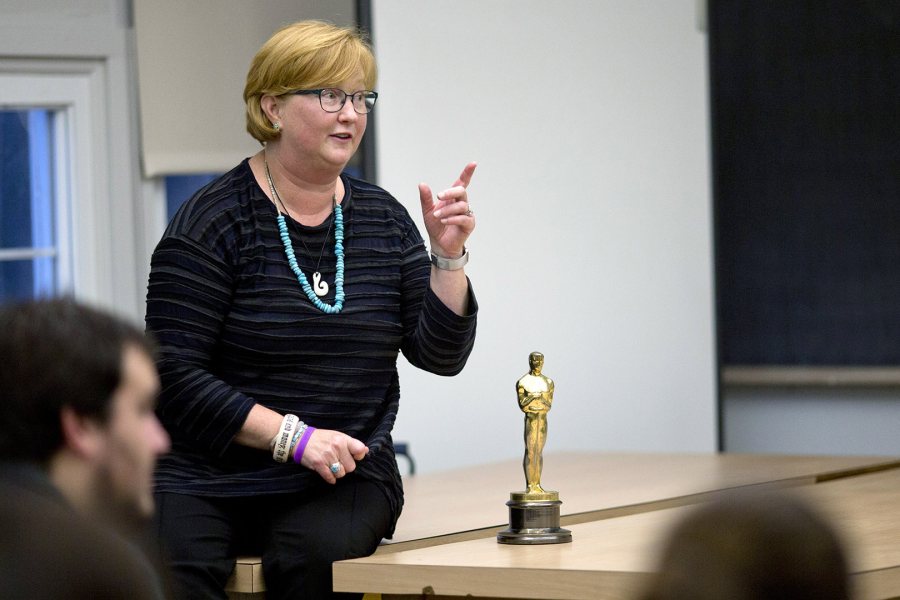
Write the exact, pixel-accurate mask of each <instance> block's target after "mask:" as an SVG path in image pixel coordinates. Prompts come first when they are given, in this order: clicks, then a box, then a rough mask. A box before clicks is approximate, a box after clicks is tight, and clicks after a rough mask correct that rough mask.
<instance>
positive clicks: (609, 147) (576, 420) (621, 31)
mask: <svg viewBox="0 0 900 600" xmlns="http://www.w3.org/2000/svg"><path fill="white" fill-rule="evenodd" d="M697 21H698V15H697V14H696V3H695V2H694V0H665V1H661V0H640V1H636V0H604V1H598V0H585V1H568V2H552V3H550V2H544V1H537V0H515V1H514V0H495V1H492V2H484V1H483V0H442V1H430V2H427V3H422V2H414V1H412V0H391V1H384V2H374V3H373V33H374V40H375V46H376V52H377V55H378V59H379V69H380V81H379V84H378V88H377V89H378V91H379V93H380V94H381V97H380V98H379V103H378V106H377V107H376V110H375V115H376V119H377V127H378V148H377V157H378V164H379V180H378V183H379V184H381V185H382V186H384V187H385V188H387V189H388V190H390V191H391V192H393V193H394V194H395V195H396V196H397V197H398V198H399V199H400V200H401V201H402V202H403V203H404V204H406V205H407V207H408V208H409V209H410V212H411V213H413V215H414V216H416V217H417V219H418V220H419V223H420V228H422V227H421V211H420V209H419V206H418V198H417V192H416V184H417V183H418V182H419V181H427V182H429V183H430V184H432V186H433V187H435V188H437V189H442V188H443V187H446V186H447V185H449V184H450V183H451V182H452V181H453V180H454V179H455V177H456V176H457V174H458V173H459V171H460V169H461V168H462V167H463V165H464V164H465V163H466V162H467V161H469V160H477V161H479V169H478V171H477V172H476V174H475V178H474V181H473V183H472V186H471V188H470V198H471V201H472V206H473V209H474V210H475V212H476V214H477V218H478V227H477V230H476V231H475V234H474V235H473V237H472V238H471V239H470V244H469V248H470V250H471V254H472V260H471V262H470V263H469V267H467V273H468V274H469V276H470V278H471V279H472V281H473V285H474V288H475V290H476V293H477V297H478V300H479V303H480V306H481V312H480V315H479V332H478V339H477V342H476V346H475V350H474V352H473V354H472V356H471V358H470V361H469V364H468V366H467V368H466V370H465V371H464V372H463V373H462V374H461V375H460V376H458V377H455V378H450V379H444V378H439V377H436V376H433V375H430V374H427V373H422V372H419V371H417V370H415V369H413V368H411V367H410V366H409V365H408V364H406V363H403V364H402V365H401V389H402V397H403V400H402V403H401V414H400V418H399V421H398V424H397V428H396V431H395V439H397V440H404V441H408V442H409V443H410V449H411V451H412V453H413V455H414V456H415V458H416V460H417V462H418V466H419V469H420V471H429V470H436V469H443V468H449V467H454V466H461V465H466V464H477V463H481V462H486V461H490V460H496V459H501V458H510V457H516V456H520V455H521V453H522V450H523V442H522V434H523V429H522V416H521V413H520V412H519V411H518V408H517V405H516V398H515V391H514V384H515V381H516V379H517V378H518V377H520V376H521V375H523V374H524V373H525V372H527V370H528V354H529V352H531V351H534V350H538V351H541V352H543V353H544V354H545V355H546V362H545V369H544V372H545V373H546V374H547V375H548V376H550V377H552V378H553V379H554V380H555V381H556V397H555V403H554V408H553V410H552V411H551V413H550V416H549V432H548V441H547V446H546V448H545V452H552V451H560V450H566V449H597V450H647V451H657V450H663V451H710V450H714V449H715V444H716V424H715V423H716V409H715V358H714V335H713V326H712V323H713V309H712V274H711V273H712V265H711V256H712V249H711V218H710V213H711V210H710V192H709V183H708V182H709V165H708V149H707V146H708V127H707V112H708V111H707V107H708V103H707V77H706V37H705V34H704V33H703V32H702V31H699V30H698V28H697ZM422 229H423V228H422ZM423 231H424V229H423ZM547 483H548V484H550V485H552V482H547Z"/></svg>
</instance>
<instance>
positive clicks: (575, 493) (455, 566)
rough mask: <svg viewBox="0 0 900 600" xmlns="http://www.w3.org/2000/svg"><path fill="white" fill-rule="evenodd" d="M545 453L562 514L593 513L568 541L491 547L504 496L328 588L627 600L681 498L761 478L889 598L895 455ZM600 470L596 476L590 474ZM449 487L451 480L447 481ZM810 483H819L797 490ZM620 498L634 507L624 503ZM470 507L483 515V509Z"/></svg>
mask: <svg viewBox="0 0 900 600" xmlns="http://www.w3.org/2000/svg"><path fill="white" fill-rule="evenodd" d="M560 459H564V460H560ZM546 460H547V462H545V471H544V472H545V473H547V474H548V475H549V474H550V473H554V474H555V475H557V476H559V479H557V480H556V481H560V482H568V483H566V484H565V486H561V487H563V489H562V490H560V496H561V499H563V501H564V504H563V512H564V514H565V507H566V504H565V501H566V496H567V494H569V495H571V497H572V498H573V501H572V502H571V505H574V509H573V508H571V505H570V511H571V510H577V509H583V510H584V513H583V514H586V515H590V516H592V517H593V518H591V519H590V520H588V521H584V522H581V521H579V522H577V523H576V524H574V525H573V524H569V525H565V526H566V527H568V528H569V529H571V530H572V534H573V542H572V543H570V544H558V545H546V546H509V545H503V544H498V543H497V542H496V539H495V538H494V535H495V534H496V531H497V530H499V529H502V528H504V527H505V526H506V522H505V518H506V515H505V508H506V507H505V506H503V504H502V502H501V503H500V504H501V506H502V508H503V509H504V510H503V511H501V514H502V515H503V517H502V520H501V521H500V522H499V523H496V524H495V526H493V527H490V528H488V530H486V531H483V532H482V535H481V536H480V538H479V539H469V540H467V541H457V542H453V543H440V542H441V541H443V540H445V539H447V538H446V537H444V536H439V537H438V538H436V539H437V540H438V541H437V542H436V543H435V545H432V546H428V547H418V548H416V547H414V545H411V544H400V545H399V546H397V547H394V548H387V549H385V548H382V549H379V551H378V552H376V554H375V555H373V556H371V557H368V558H363V559H357V560H353V561H342V562H339V563H335V565H334V581H335V590H337V591H369V592H381V593H382V594H386V595H388V594H399V595H404V594H410V595H415V594H417V595H419V596H421V594H422V593H423V590H425V589H426V588H430V591H431V593H433V594H435V595H436V596H442V595H446V596H465V595H466V594H472V595H473V596H475V597H482V598H547V599H575V598H592V599H593V598H608V599H611V600H619V599H621V600H625V599H627V598H633V597H634V594H635V592H636V590H637V589H638V587H639V586H640V585H642V584H643V581H644V579H645V578H646V577H647V574H648V573H649V572H651V571H652V569H653V565H654V563H655V559H656V552H657V548H658V546H659V543H660V541H661V539H663V537H664V536H665V535H666V534H667V532H668V529H669V528H670V527H671V525H672V524H673V523H674V521H675V520H677V519H680V518H681V517H682V516H683V514H684V512H685V511H686V510H688V508H687V507H685V506H684V505H685V504H688V503H689V502H697V501H703V500H705V499H708V498H710V497H712V496H711V494H713V493H716V490H723V491H724V490H727V489H734V488H736V487H741V486H764V485H769V486H771V487H773V489H774V488H775V487H796V486H804V487H796V491H797V492H798V493H803V494H806V495H808V496H809V497H810V498H811V499H812V500H813V501H814V502H816V503H818V504H820V505H821V506H822V507H823V509H824V510H825V511H826V512H827V513H828V514H829V515H831V516H833V519H834V520H835V522H837V523H838V524H839V525H840V528H841V529H846V530H847V533H846V539H847V540H848V541H849V543H850V544H852V548H853V549H855V551H854V552H853V553H852V554H851V555H852V556H853V557H854V558H853V571H854V573H855V575H854V580H855V581H856V582H857V583H859V584H860V585H861V588H863V589H864V590H865V593H864V594H863V595H862V596H861V597H862V598H867V599H869V598H871V599H875V598H888V597H892V595H896V592H897V591H898V590H900V503H898V502H897V498H900V468H892V467H900V462H898V460H897V459H892V458H879V457H874V458H872V457H869V458H859V457H857V458H853V457H784V456H746V455H743V456H742V455H561V456H558V457H554V461H553V463H554V465H555V466H554V467H553V470H550V471H548V470H547V467H548V466H549V464H550V457H547V459H546ZM585 461H586V462H585ZM585 464H590V465H592V469H591V471H590V472H589V473H584V472H581V471H579V472H578V473H572V472H569V471H567V469H568V470H573V469H577V468H578V466H579V465H581V468H586V467H585V466H584V465H585ZM604 468H605V469H606V471H605V472H603V475H604V477H599V475H598V474H597V473H595V472H594V470H593V469H598V470H599V469H604ZM882 469H888V470H882ZM487 470H489V469H487ZM573 475H574V478H573ZM651 479H656V481H650V480H651ZM542 480H543V478H542ZM545 481H548V482H549V481H551V480H549V479H547V480H545ZM454 482H456V479H455V478H454V477H451V478H450V479H449V480H448V482H447V483H454ZM816 482H821V483H819V484H818V485H804V484H813V483H816ZM470 485H473V483H472V482H470ZM616 486H620V487H623V488H624V487H627V488H629V489H617V488H616ZM450 487H451V489H454V490H457V491H458V490H460V488H459V487H457V486H455V485H451V486H450ZM545 487H553V486H552V485H548V486H545ZM475 489H478V488H475ZM592 495H593V496H594V501H593V502H592V501H591V498H590V496H592ZM419 497H420V496H417V498H419ZM666 498H668V501H667V500H666ZM505 499H506V498H502V500H503V501H505ZM674 500H684V501H683V502H680V503H678V502H673V501H674ZM629 501H633V502H638V504H637V505H631V507H630V508H629V507H628V505H627V504H626V503H627V502H629ZM604 506H606V507H609V508H603V507H604ZM626 508H629V510H625V509H626ZM423 510H424V509H423ZM604 511H611V513H609V514H607V513H605V512H604ZM475 513H476V516H477V517H479V518H480V517H481V515H482V513H481V511H480V510H475ZM418 516H419V518H422V515H418ZM442 523H443V524H444V525H446V524H447V522H446V521H442ZM432 526H434V524H432ZM418 527H419V529H415V528H410V529H408V531H409V530H413V531H424V530H425V529H426V525H425V524H420V525H418ZM432 541H434V540H432Z"/></svg>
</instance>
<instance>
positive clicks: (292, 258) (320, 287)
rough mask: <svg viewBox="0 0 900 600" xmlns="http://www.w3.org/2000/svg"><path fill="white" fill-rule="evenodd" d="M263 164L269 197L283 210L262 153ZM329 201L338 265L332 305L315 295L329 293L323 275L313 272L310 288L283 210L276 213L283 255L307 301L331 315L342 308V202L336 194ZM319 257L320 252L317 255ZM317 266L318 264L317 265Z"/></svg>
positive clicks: (285, 210)
mask: <svg viewBox="0 0 900 600" xmlns="http://www.w3.org/2000/svg"><path fill="white" fill-rule="evenodd" d="M263 164H264V165H265V167H266V181H268V183H269V191H270V192H271V194H272V199H273V200H275V201H276V202H278V203H279V204H281V208H282V209H283V210H284V213H286V212H287V208H286V207H285V206H284V202H282V201H281V196H279V195H278V190H276V189H275V183H274V182H273V181H272V174H271V173H270V172H269V163H268V161H266V159H265V157H263ZM331 203H332V206H333V207H334V208H333V210H334V256H335V258H336V259H337V268H336V273H335V275H334V288H335V291H334V304H333V305H331V304H328V303H327V302H323V301H322V300H320V299H319V296H318V295H317V292H318V293H320V294H321V295H325V294H327V293H328V284H327V283H325V282H324V281H322V280H321V277H322V275H321V274H320V273H319V272H318V271H316V272H315V273H313V283H314V284H315V288H316V289H315V290H313V286H311V285H310V284H309V280H308V279H306V275H305V274H304V273H303V271H302V270H301V269H300V265H299V264H297V256H296V255H295V254H294V245H293V244H292V243H291V236H290V234H289V233H288V228H287V221H285V218H284V213H282V212H279V213H278V232H279V234H280V235H281V243H282V245H284V255H285V256H286V257H287V261H288V265H289V266H290V267H291V271H293V272H294V275H296V276H297V281H298V282H299V283H300V287H301V288H303V291H304V292H305V293H306V297H307V298H309V301H310V302H312V303H313V304H314V305H315V307H316V308H318V309H319V310H321V311H322V312H324V313H327V314H329V315H334V314H337V313H339V312H341V309H342V308H344V213H343V211H342V210H341V205H340V204H338V203H337V197H336V196H335V195H332V196H331ZM329 229H330V226H329ZM326 236H327V234H326ZM301 241H302V240H301ZM307 252H308V251H307ZM319 260H322V257H321V255H320V256H319ZM316 268H318V266H317V267H316Z"/></svg>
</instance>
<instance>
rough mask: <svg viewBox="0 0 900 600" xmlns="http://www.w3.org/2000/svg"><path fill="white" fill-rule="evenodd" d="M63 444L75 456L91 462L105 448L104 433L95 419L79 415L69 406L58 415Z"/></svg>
mask: <svg viewBox="0 0 900 600" xmlns="http://www.w3.org/2000/svg"><path fill="white" fill-rule="evenodd" d="M59 421H60V426H61V429H62V435H63V444H64V445H65V447H66V448H67V449H68V450H70V451H71V452H73V453H75V454H76V455H77V456H79V457H81V458H84V459H87V460H93V459H94V458H95V457H97V456H98V455H99V454H100V453H101V452H103V448H104V446H105V439H106V438H105V432H104V429H103V428H102V427H101V426H100V424H99V423H98V422H97V421H96V419H92V418H90V417H86V416H84V415H80V414H78V413H77V412H75V410H74V409H73V408H72V407H71V406H63V407H62V410H61V411H60V414H59Z"/></svg>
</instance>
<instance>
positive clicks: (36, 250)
mask: <svg viewBox="0 0 900 600" xmlns="http://www.w3.org/2000/svg"><path fill="white" fill-rule="evenodd" d="M53 123H54V121H53V112H52V111H49V110H34V109H32V110H28V109H22V110H0V301H4V300H11V299H22V298H28V297H36V296H46V295H52V294H54V293H55V292H56V290H57V285H58V281H59V274H58V266H57V264H58V261H57V260H56V257H57V256H58V254H59V249H58V247H57V245H56V244H57V241H56V240H57V234H56V226H55V213H56V210H55V208H56V207H55V197H56V194H55V191H54V186H53V173H54V170H55V165H54V156H53V147H54V144H53V135H54V132H53Z"/></svg>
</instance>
